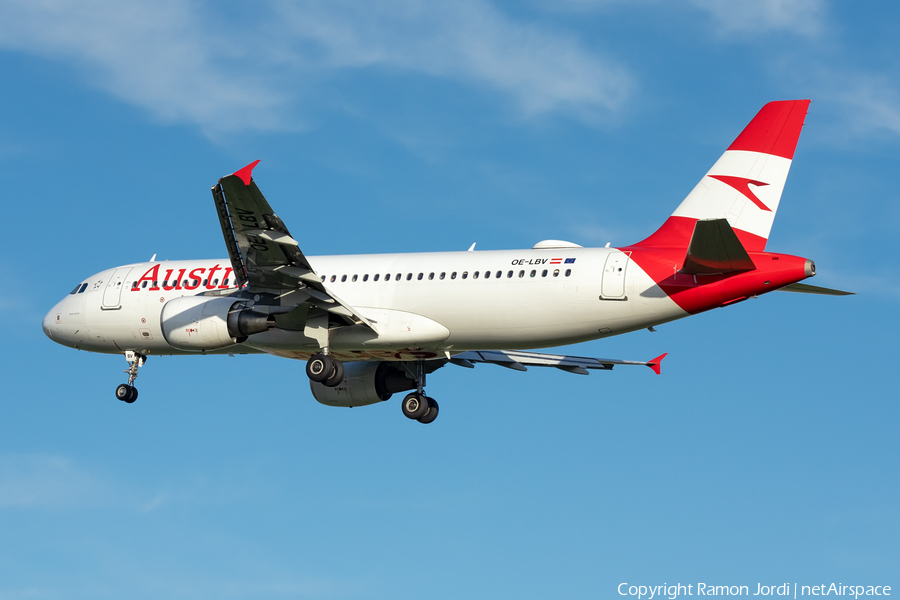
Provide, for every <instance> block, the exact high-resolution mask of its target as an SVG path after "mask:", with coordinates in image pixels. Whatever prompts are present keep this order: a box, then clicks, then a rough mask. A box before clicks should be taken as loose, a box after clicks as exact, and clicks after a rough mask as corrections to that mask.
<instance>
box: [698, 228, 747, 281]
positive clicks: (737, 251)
mask: <svg viewBox="0 0 900 600" xmlns="http://www.w3.org/2000/svg"><path fill="white" fill-rule="evenodd" d="M755 268H756V265H754V264H753V261H752V260H750V256H749V255H748V254H747V251H746V250H745V249H744V247H743V246H742V245H741V241H740V240H739V239H738V237H737V234H735V233H734V229H732V228H731V225H729V224H728V221H727V220H726V219H706V220H703V221H697V222H696V223H695V224H694V234H693V235H692V236H691V243H690V245H689V246H688V251H687V256H685V257H684V266H683V267H681V271H680V272H681V273H686V274H688V275H711V274H713V273H736V272H740V271H752V270H754V269H755Z"/></svg>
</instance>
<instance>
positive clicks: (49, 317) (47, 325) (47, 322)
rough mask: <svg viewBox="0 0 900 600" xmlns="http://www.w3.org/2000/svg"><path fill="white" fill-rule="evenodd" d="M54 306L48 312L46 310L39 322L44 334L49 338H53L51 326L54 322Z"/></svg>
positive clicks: (55, 312) (55, 310)
mask: <svg viewBox="0 0 900 600" xmlns="http://www.w3.org/2000/svg"><path fill="white" fill-rule="evenodd" d="M56 314H57V309H56V307H54V308H53V310H51V311H50V312H48V313H47V314H46V315H45V316H44V320H43V321H42V322H41V327H42V328H43V330H44V335H46V336H47V337H48V338H50V339H51V340H52V339H53V326H54V325H55V324H56Z"/></svg>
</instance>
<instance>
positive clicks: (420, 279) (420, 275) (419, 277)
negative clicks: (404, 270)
mask: <svg viewBox="0 0 900 600" xmlns="http://www.w3.org/2000/svg"><path fill="white" fill-rule="evenodd" d="M424 276H425V275H424V274H423V273H419V276H418V277H416V279H418V280H419V281H422V277H424Z"/></svg>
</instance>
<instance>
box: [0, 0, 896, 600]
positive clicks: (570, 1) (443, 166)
mask: <svg viewBox="0 0 900 600" xmlns="http://www.w3.org/2000/svg"><path fill="white" fill-rule="evenodd" d="M743 4H745V5H746V6H738V5H737V3H718V2H713V1H710V0H693V1H685V2H662V1H656V0H641V1H637V2H620V1H616V0H596V1H592V0H564V1H558V2H542V1H540V0H533V1H527V2H521V3H492V2H486V1H476V0H460V1H457V2H453V3H445V4H439V3H431V2H424V1H420V0H396V1H386V2H380V3H377V4H376V3H367V2H353V1H340V2H296V3H289V2H268V3H254V4H253V5H252V6H251V5H244V4H221V3H210V2H198V1H191V2H186V1H181V0H162V1H159V0H157V1H156V2H141V1H137V2H132V3H128V4H127V5H126V3H119V2H111V1H108V0H94V1H93V2H87V3H81V4H80V5H78V6H73V5H70V4H69V3H64V2H58V1H55V0H43V1H41V2H34V1H29V2H25V1H16V0H11V1H4V2H0V22H2V23H3V24H4V25H3V27H2V28H0V73H2V74H3V84H2V86H0V108H2V113H0V114H2V117H0V169H2V173H3V174H4V182H5V189H6V192H5V197H6V202H5V205H6V206H7V207H8V210H7V212H6V215H5V216H6V223H7V227H6V239H7V243H6V248H7V259H6V260H5V261H4V262H3V265H2V267H0V269H2V271H0V272H2V274H3V275H4V280H5V281H6V282H7V285H6V292H7V293H6V294H5V296H4V298H3V299H2V300H0V303H2V304H0V305H2V308H3V312H4V314H5V315H6V318H7V319H6V320H7V326H6V328H5V332H6V333H5V334H4V343H3V344H2V346H0V347H2V350H0V353H2V355H0V372H2V375H3V382H4V384H5V385H4V393H3V396H2V398H3V399H2V402H0V598H2V599H3V600H6V599H20V598H21V599H24V598H28V599H32V598H40V599H43V598H48V599H49V598H67V599H72V598H91V599H98V598H116V599H119V598H162V597H165V598H178V599H180V598H186V599H194V598H217V599H221V598H453V599H457V598H463V597H465V598H492V599H493V598H497V597H508V598H549V597H563V598H613V597H619V596H618V595H617V594H616V591H615V590H616V586H617V585H618V584H619V583H622V582H629V583H636V584H654V585H655V584H661V583H664V582H667V583H670V584H671V583H675V582H679V581H680V582H682V583H685V584H686V583H692V584H696V583H697V582H707V583H711V584H719V585H726V584H727V585H748V586H751V588H754V589H755V585H756V583H757V582H761V583H764V584H769V583H775V584H778V583H781V582H785V581H787V582H798V583H800V584H813V585H815V584H818V583H822V582H824V583H830V582H832V581H834V582H843V583H844V584H848V583H854V584H863V585H892V586H894V588H895V590H896V589H897V588H898V587H900V568H898V565H900V543H898V540H900V512H898V510H897V498H898V495H900V472H898V454H900V453H898V451H900V442H898V436H897V424H898V418H900V409H898V407H897V395H896V392H895V388H896V385H895V380H896V375H895V370H896V365H895V363H896V362H897V358H898V355H897V350H896V344H895V338H896V334H897V332H898V318H897V310H896V307H897V303H898V300H900V285H898V283H897V281H898V280H900V268H898V266H897V262H896V260H895V257H896V256H897V255H898V250H900V248H898V241H897V240H898V239H900V225H898V223H900V208H898V206H900V203H898V202H897V192H896V183H895V180H896V173H895V172H896V169H897V158H898V155H900V84H898V83H897V82H898V81H900V77H898V75H900V52H898V49H900V48H898V44H897V42H896V32H895V29H896V22H897V20H898V17H900V14H898V12H900V10H898V8H897V7H895V6H894V5H893V4H889V3H853V4H852V5H851V4H848V3H833V2H825V1H824V0H799V1H797V2H786V1H780V0H765V1H761V2H756V3H743ZM792 98H811V99H812V101H813V102H812V104H811V106H810V110H809V115H808V117H807V120H806V127H805V130H804V132H803V134H802V136H801V138H800V143H799V147H798V150H797V153H796V156H795V161H794V164H793V167H792V171H791V176H790V178H789V179H788V183H787V187H786V189H785V193H784V196H783V199H782V203H781V207H780V210H779V214H778V218H777V219H776V221H775V225H774V228H773V230H772V235H771V237H770V242H769V246H768V247H769V249H771V250H772V251H776V252H785V253H793V254H798V255H802V256H807V257H810V258H812V259H814V260H815V261H816V263H817V266H818V272H819V275H818V276H817V277H816V278H815V280H814V281H813V283H815V284H817V285H825V286H829V287H838V288H844V289H850V290H853V291H856V292H859V295H858V296H854V297H849V298H824V297H810V296H801V295H797V294H784V293H781V294H779V293H776V294H770V295H768V296H766V297H763V298H760V299H756V300H752V301H748V302H745V303H742V304H739V305H736V306H733V307H730V308H728V309H726V310H717V311H713V312H711V313H707V314H703V315H700V316H696V317H693V318H690V319H687V320H682V321H679V322H675V323H671V324H668V325H665V326H662V327H659V328H658V329H659V331H658V332H656V333H649V332H637V333H633V334H630V335H627V336H622V337H619V338H614V339H608V340H603V341H597V342H593V343H588V344H582V345H579V346H576V347H572V348H568V349H567V351H568V352H570V353H573V354H580V355H585V356H599V357H617V358H629V359H649V358H650V357H653V356H656V355H658V354H660V353H662V352H669V353H670V355H669V357H668V358H667V359H666V363H665V364H664V368H663V375H662V376H659V377H657V376H654V375H653V374H652V373H651V372H650V371H649V370H647V369H625V368H621V369H616V370H615V371H614V372H611V373H594V374H592V375H591V376H590V377H579V376H574V375H570V374H566V373H562V372H560V371H557V370H552V371H542V370H539V369H531V370H530V371H529V372H528V373H527V374H525V373H517V372H513V371H509V370H505V369H501V368H494V367H491V366H482V367H479V368H477V369H475V370H474V371H470V370H466V369H459V368H456V367H453V366H447V367H445V368H443V369H441V370H440V371H439V372H437V373H436V374H435V375H434V376H432V377H430V378H429V393H430V395H433V396H434V397H436V398H437V399H438V400H439V401H440V403H441V409H442V410H441V416H440V418H439V419H438V421H437V422H436V423H434V424H433V425H431V426H428V427H424V426H419V425H418V424H415V423H410V422H409V421H407V420H406V419H404V418H403V417H402V415H401V413H400V410H399V406H398V401H397V399H396V398H395V399H392V401H391V402H388V403H383V404H380V405H377V406H372V407H368V408H360V409H353V410H346V409H334V408H327V407H324V406H321V405H319V404H318V403H316V402H315V400H314V399H313V398H312V397H311V395H310V393H309V390H308V385H307V382H306V378H305V375H304V372H303V364H302V363H297V362H290V361H286V360H281V359H276V358H270V357H264V356H252V357H240V358H227V357H187V358H154V359H151V360H150V361H149V362H148V364H147V366H146V367H145V368H143V369H142V370H141V376H140V379H139V380H138V384H139V388H140V390H141V396H140V399H139V400H138V402H137V403H135V404H134V405H130V406H129V405H125V404H123V403H121V402H118V401H116V400H115V399H114V397H113V390H114V388H115V386H116V385H117V384H118V383H120V382H121V380H122V379H123V375H122V372H121V371H122V369H123V368H125V366H126V365H125V361H124V360H123V359H122V358H120V357H116V356H106V355H93V354H87V353H83V352H76V351H74V350H70V349H67V348H63V347H62V346H58V345H55V344H53V343H51V342H50V341H49V340H47V339H46V338H45V337H44V335H43V333H42V332H41V328H40V320H41V318H42V317H43V315H44V313H45V312H46V311H47V310H49V309H50V308H51V307H52V306H53V305H54V304H55V303H56V302H57V301H58V300H59V298H60V297H62V296H63V295H65V294H66V293H67V292H68V291H69V290H70V289H71V287H72V286H73V285H74V284H75V283H76V282H77V281H80V280H82V279H83V278H84V277H86V276H88V275H89V274H91V273H95V272H97V271H100V270H102V269H105V268H108V267H111V266H115V265H118V264H125V263H129V262H135V261H141V260H146V259H148V258H149V257H150V256H151V255H152V254H157V255H158V256H159V258H161V259H180V258H213V257H222V256H224V255H225V250H224V244H223V242H222V239H221V232H220V230H219V227H218V224H217V222H216V217H215V214H214V209H213V204H212V198H211V195H210V193H209V186H211V185H212V184H213V183H215V181H216V180H217V178H218V177H220V176H222V175H224V174H227V173H230V172H232V171H234V170H236V169H237V168H239V167H242V166H243V165H245V164H247V163H249V162H251V161H252V160H255V159H262V163H261V164H260V166H259V167H258V168H257V169H256V171H255V173H254V175H255V176H256V179H257V182H258V183H259V185H260V187H261V188H262V190H263V191H264V193H265V194H266V196H267V198H268V199H269V201H270V202H271V204H272V205H273V206H274V207H275V209H276V210H277V211H278V213H279V215H280V216H281V217H282V219H283V220H284V221H285V223H286V224H287V225H288V227H289V228H290V229H291V232H292V233H293V235H294V237H295V238H296V239H298V240H299V241H300V244H301V248H302V249H303V250H304V251H305V252H306V253H307V254H310V255H316V254H338V253H359V252H398V251H429V250H435V251H437V250H441V251H443V250H464V249H466V248H468V247H469V246H470V245H471V243H472V242H478V246H477V247H478V248H479V249H499V248H526V247H530V246H531V245H532V244H534V243H535V242H537V241H539V240H541V239H548V238H550V239H553V238H556V239H567V240H571V241H573V242H576V243H580V244H583V245H603V244H605V243H607V242H611V243H612V245H614V246H616V245H625V244H628V243H631V242H634V241H637V240H639V239H642V237H643V236H645V235H646V234H648V233H650V232H651V231H653V230H654V229H655V227H657V226H658V225H659V224H660V223H662V221H663V220H664V219H665V218H666V216H668V215H669V214H670V213H671V212H672V211H673V210H674V208H675V207H676V206H677V205H678V203H679V202H680V201H681V200H682V198H683V197H684V196H685V195H686V194H687V193H688V192H689V191H690V189H691V188H692V187H693V185H694V184H695V183H696V181H697V180H698V179H699V178H700V177H701V176H702V175H703V174H704V173H705V172H706V170H707V169H708V168H709V166H710V165H712V163H713V162H714V161H715V160H716V158H718V156H719V155H720V154H721V152H722V151H723V150H724V149H725V148H726V147H727V145H728V144H729V143H730V142H731V140H732V139H733V138H734V137H735V136H736V135H737V133H738V132H739V131H740V130H741V129H742V128H743V126H744V125H745V124H746V123H747V122H748V121H749V120H750V119H751V118H752V117H753V115H754V114H755V113H756V111H757V110H758V109H759V108H760V107H761V106H762V105H763V104H764V103H765V102H767V101H770V100H775V99H792Z"/></svg>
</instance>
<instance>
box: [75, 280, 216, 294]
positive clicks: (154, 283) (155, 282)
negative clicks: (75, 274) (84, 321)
mask: <svg viewBox="0 0 900 600" xmlns="http://www.w3.org/2000/svg"><path fill="white" fill-rule="evenodd" d="M157 283H159V282H158V281H154V282H153V287H159V286H158V285H156V284H157ZM216 283H219V280H218V279H216ZM82 291H83V290H82Z"/></svg>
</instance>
